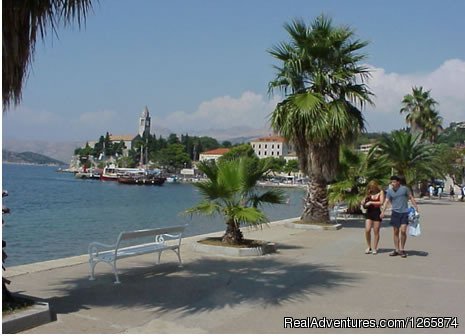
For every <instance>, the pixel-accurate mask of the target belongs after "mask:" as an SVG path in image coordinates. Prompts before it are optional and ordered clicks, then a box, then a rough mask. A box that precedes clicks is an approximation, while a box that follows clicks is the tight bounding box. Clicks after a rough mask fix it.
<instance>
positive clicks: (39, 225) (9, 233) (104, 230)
mask: <svg viewBox="0 0 465 336" xmlns="http://www.w3.org/2000/svg"><path fill="white" fill-rule="evenodd" d="M2 169H3V172H2V178H3V180H2V184H3V185H2V188H3V190H5V189H6V190H8V192H9V196H8V197H5V198H3V200H2V201H3V204H4V205H5V206H7V207H8V208H10V209H11V214H9V215H5V216H4V217H3V219H4V221H5V224H4V225H3V230H2V235H3V239H4V240H6V242H7V247H6V252H7V254H8V259H7V261H6V265H7V266H14V265H22V264H29V263H33V262H39V261H45V260H51V259H58V258H64V257H69V256H76V255H81V254H85V253H87V247H88V245H89V243H90V242H92V241H100V242H103V243H108V244H112V243H114V242H115V240H116V238H117V236H118V234H119V232H121V231H125V230H137V229H146V228H156V227H163V226H171V225H179V224H185V223H189V224H190V225H189V227H188V229H187V233H186V235H187V236H192V235H197V234H203V233H209V232H215V231H222V230H224V229H225V224H224V222H223V220H222V218H219V217H217V218H210V217H203V216H193V217H192V218H191V217H190V216H187V217H186V216H184V215H182V212H183V211H184V210H185V209H187V208H189V207H192V206H193V205H195V204H196V203H197V202H199V200H200V199H201V197H200V194H199V193H198V191H197V190H196V189H195V188H194V187H193V186H192V185H190V184H169V183H165V184H164V185H163V186H161V187H157V186H134V185H122V184H119V183H117V182H103V181H98V180H80V179H76V178H74V175H72V174H68V173H57V172H56V168H55V167H47V166H27V165H15V164H3V165H2ZM285 191H286V193H287V194H288V196H289V200H290V201H289V204H286V205H274V206H267V207H265V208H264V210H265V212H266V214H267V216H268V218H269V219H270V220H278V219H284V218H290V217H297V216H299V215H300V214H301V211H302V209H303V205H302V197H303V196H304V191H303V190H301V189H294V188H289V189H286V190H285Z"/></svg>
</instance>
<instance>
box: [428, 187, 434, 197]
mask: <svg viewBox="0 0 465 336" xmlns="http://www.w3.org/2000/svg"><path fill="white" fill-rule="evenodd" d="M428 193H429V199H431V198H432V197H433V194H434V187H433V186H432V185H431V184H430V185H429V187H428Z"/></svg>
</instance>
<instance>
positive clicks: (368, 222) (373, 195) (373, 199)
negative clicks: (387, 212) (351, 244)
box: [362, 181, 384, 254]
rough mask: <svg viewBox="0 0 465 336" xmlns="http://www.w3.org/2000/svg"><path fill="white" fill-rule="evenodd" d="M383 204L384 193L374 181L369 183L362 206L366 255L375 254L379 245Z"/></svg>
mask: <svg viewBox="0 0 465 336" xmlns="http://www.w3.org/2000/svg"><path fill="white" fill-rule="evenodd" d="M383 203H384V191H383V190H382V189H381V188H380V187H379V184H378V183H377V182H376V181H370V182H369V183H368V185H367V192H366V196H365V199H364V200H363V202H362V206H363V207H364V208H365V209H366V213H365V240H366V243H367V246H368V247H367V249H366V250H365V253H366V254H370V253H372V254H377V253H378V243H379V229H380V226H381V220H382V219H381V217H380V216H381V206H382V205H383ZM372 229H373V234H374V237H373V248H372V244H371V230H372Z"/></svg>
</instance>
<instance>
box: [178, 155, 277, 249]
mask: <svg viewBox="0 0 465 336" xmlns="http://www.w3.org/2000/svg"><path fill="white" fill-rule="evenodd" d="M198 168H199V169H200V171H202V172H203V173H204V174H205V175H206V176H207V178H208V180H207V181H204V182H198V183H196V184H195V186H196V187H197V188H198V190H199V191H200V193H201V194H202V195H203V198H204V199H203V200H202V201H201V202H200V203H199V204H198V205H196V206H194V207H192V208H190V209H187V210H186V213H188V214H203V215H208V216H210V215H214V214H219V215H221V216H223V217H224V219H225V223H226V226H227V229H226V233H225V235H224V236H223V241H225V242H228V243H231V244H238V243H240V242H241V241H242V233H241V232H240V226H241V225H244V224H249V225H258V224H261V223H264V222H267V219H266V216H265V214H264V213H263V212H262V211H261V210H260V209H259V207H260V206H261V205H262V204H264V203H271V204H281V203H283V202H284V195H283V193H282V192H281V191H280V190H274V189H269V190H267V191H265V192H261V191H262V189H261V188H256V183H257V181H258V180H259V179H260V178H262V177H263V175H264V174H265V173H266V172H267V171H268V170H269V166H268V165H267V164H266V162H263V161H258V160H254V159H251V158H248V157H241V158H239V159H233V160H224V161H222V162H219V163H218V164H217V163H216V162H214V161H205V162H201V163H199V166H198Z"/></svg>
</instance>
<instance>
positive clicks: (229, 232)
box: [221, 219, 244, 245]
mask: <svg viewBox="0 0 465 336" xmlns="http://www.w3.org/2000/svg"><path fill="white" fill-rule="evenodd" d="M226 225H227V226H226V232H225V234H224V235H223V238H222V239H221V241H222V242H223V243H227V244H230V245H238V244H240V243H242V242H243V240H244V236H243V234H242V232H241V230H240V228H239V224H238V223H236V222H235V221H234V220H232V219H230V220H229V221H228V223H227V224H226Z"/></svg>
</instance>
